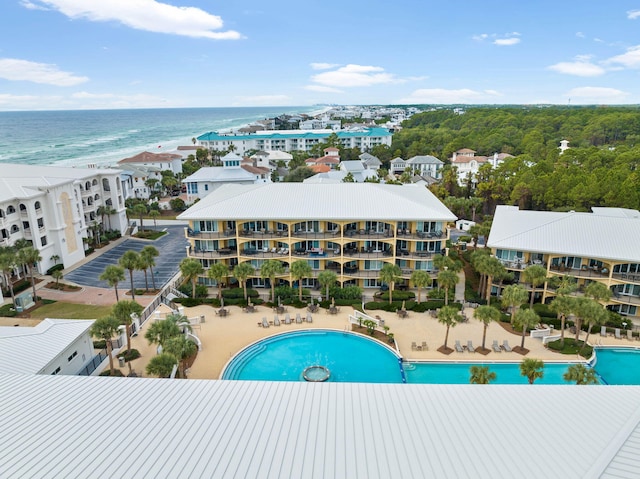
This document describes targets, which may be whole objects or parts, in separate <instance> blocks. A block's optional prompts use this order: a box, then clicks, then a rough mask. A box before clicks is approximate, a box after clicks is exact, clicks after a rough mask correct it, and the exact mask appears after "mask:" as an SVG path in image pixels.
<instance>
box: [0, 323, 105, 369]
mask: <svg viewBox="0 0 640 479" xmlns="http://www.w3.org/2000/svg"><path fill="white" fill-rule="evenodd" d="M93 323H94V321H93V320H79V319H49V318H46V319H44V320H42V322H41V323H40V324H38V325H37V326H33V327H24V326H19V327H15V326H0V373H3V374H52V375H58V374H65V375H68V374H78V373H80V372H81V370H83V369H84V367H85V365H86V364H87V363H88V362H91V360H92V359H93V356H94V349H93V340H92V339H91V332H90V329H91V326H92V325H93ZM100 359H101V358H100ZM94 369H95V368H94ZM91 371H93V369H92V370H91ZM89 374H90V372H89Z"/></svg>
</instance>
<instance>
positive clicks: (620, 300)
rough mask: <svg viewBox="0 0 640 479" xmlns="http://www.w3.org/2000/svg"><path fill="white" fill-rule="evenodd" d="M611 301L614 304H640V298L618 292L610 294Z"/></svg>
mask: <svg viewBox="0 0 640 479" xmlns="http://www.w3.org/2000/svg"><path fill="white" fill-rule="evenodd" d="M611 301H612V302H613V303H614V304H631V305H634V306H640V298H639V297H638V296H633V295H629V294H620V293H616V292H614V293H613V295H612V296H611Z"/></svg>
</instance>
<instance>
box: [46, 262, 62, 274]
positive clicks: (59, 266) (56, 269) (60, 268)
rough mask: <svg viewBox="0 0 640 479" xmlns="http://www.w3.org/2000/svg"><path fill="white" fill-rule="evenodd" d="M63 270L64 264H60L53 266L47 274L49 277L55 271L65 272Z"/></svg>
mask: <svg viewBox="0 0 640 479" xmlns="http://www.w3.org/2000/svg"><path fill="white" fill-rule="evenodd" d="M63 269H64V265H63V264H62V263H60V264H56V265H54V266H52V267H51V268H49V269H48V270H47V273H46V274H49V275H50V274H51V273H53V272H54V271H60V270H63Z"/></svg>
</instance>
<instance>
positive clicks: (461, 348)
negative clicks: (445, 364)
mask: <svg viewBox="0 0 640 479" xmlns="http://www.w3.org/2000/svg"><path fill="white" fill-rule="evenodd" d="M455 348H456V351H457V352H459V353H464V348H463V347H462V345H461V344H460V341H458V340H457V339H456V345H455Z"/></svg>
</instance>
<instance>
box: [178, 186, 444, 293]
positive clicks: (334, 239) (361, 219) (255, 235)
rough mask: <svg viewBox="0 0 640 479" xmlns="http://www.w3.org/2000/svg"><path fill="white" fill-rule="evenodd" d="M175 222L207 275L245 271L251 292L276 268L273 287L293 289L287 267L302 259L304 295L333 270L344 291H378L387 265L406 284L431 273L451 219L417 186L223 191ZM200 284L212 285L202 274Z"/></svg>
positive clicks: (234, 188)
mask: <svg viewBox="0 0 640 479" xmlns="http://www.w3.org/2000/svg"><path fill="white" fill-rule="evenodd" d="M178 219H181V220H188V221H189V227H188V228H186V235H187V239H188V241H189V247H188V255H189V257H191V258H194V259H197V260H199V261H201V262H202V265H203V266H204V267H205V269H206V268H208V267H209V266H211V265H212V264H213V263H216V262H222V263H224V264H226V265H228V266H229V268H230V269H233V267H234V266H235V265H237V264H238V263H243V262H247V263H250V264H251V265H252V266H253V267H254V268H255V276H254V277H253V278H251V279H250V280H249V284H250V285H251V286H253V287H268V286H269V283H268V280H265V279H262V278H260V267H261V266H262V264H263V263H264V261H266V260H268V259H274V260H278V261H281V262H282V264H283V266H284V268H285V270H284V271H285V272H284V273H283V274H282V275H281V276H280V277H279V278H278V282H279V283H288V284H291V285H293V279H292V277H291V275H290V272H289V267H290V265H291V263H292V262H294V261H296V260H300V259H304V260H306V261H308V263H309V265H310V266H311V268H312V270H313V275H312V277H310V278H305V279H304V280H303V282H302V284H303V287H315V286H317V280H316V278H317V275H318V273H320V272H321V271H323V270H331V271H334V272H335V273H336V275H337V277H338V281H339V282H340V283H341V284H342V285H349V284H353V285H358V286H360V287H363V288H379V287H380V286H381V283H380V280H379V273H380V269H381V268H382V266H383V265H384V264H385V263H391V264H397V265H398V266H399V267H400V269H401V271H402V280H403V282H405V283H407V282H408V281H409V278H410V277H411V273H412V272H413V271H414V270H416V269H420V270H425V271H433V270H434V267H433V261H432V260H433V256H434V255H435V254H437V253H440V252H442V251H443V250H444V248H445V243H446V240H447V239H448V228H447V224H448V223H449V222H452V221H455V220H456V217H455V215H453V213H451V211H449V210H448V209H447V208H446V207H445V206H444V205H443V204H442V203H441V202H440V201H439V200H438V199H437V198H436V197H435V196H434V195H433V194H432V193H431V192H430V191H429V190H428V189H427V188H425V187H422V186H416V185H403V186H399V185H384V184H376V183H357V184H352V183H339V184H301V183H282V184H280V183H271V184H261V185H251V186H243V185H224V186H222V187H220V188H217V189H216V190H214V191H213V192H212V193H211V194H209V195H208V196H207V197H206V198H204V199H203V200H202V201H199V202H198V203H196V204H195V205H193V206H192V207H191V208H189V209H188V210H187V211H185V212H184V213H182V214H181V215H180V216H179V217H178ZM200 282H201V283H202V284H207V285H213V284H214V283H213V282H212V281H211V280H210V279H208V278H207V277H206V274H205V275H204V276H203V277H201V278H200Z"/></svg>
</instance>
